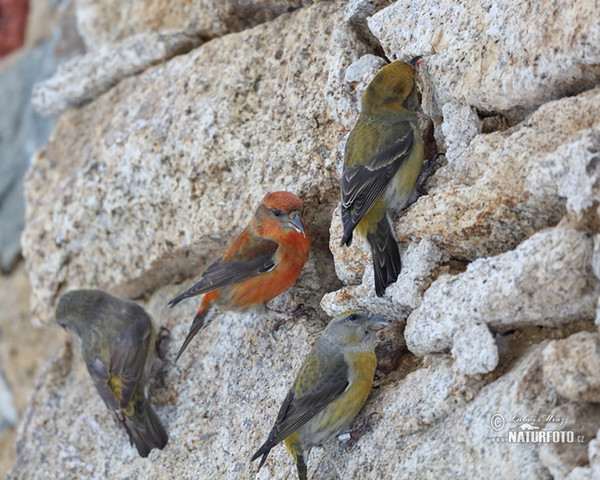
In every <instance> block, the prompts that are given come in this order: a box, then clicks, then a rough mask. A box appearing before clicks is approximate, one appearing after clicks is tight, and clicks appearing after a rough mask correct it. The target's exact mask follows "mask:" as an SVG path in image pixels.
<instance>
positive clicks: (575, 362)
mask: <svg viewBox="0 0 600 480" xmlns="http://www.w3.org/2000/svg"><path fill="white" fill-rule="evenodd" d="M543 358H544V380H545V381H546V382H547V384H548V385H549V386H551V387H552V388H554V389H556V391H557V393H558V394H559V395H562V396H563V397H566V398H568V399H569V400H572V401H574V402H595V403H599V402H600V377H599V376H598V375H599V374H600V338H598V334H597V333H592V332H580V333H576V334H575V335H572V336H570V337H569V338H567V339H565V340H556V341H554V342H551V343H550V344H549V345H548V346H547V347H546V348H545V349H544V355H543Z"/></svg>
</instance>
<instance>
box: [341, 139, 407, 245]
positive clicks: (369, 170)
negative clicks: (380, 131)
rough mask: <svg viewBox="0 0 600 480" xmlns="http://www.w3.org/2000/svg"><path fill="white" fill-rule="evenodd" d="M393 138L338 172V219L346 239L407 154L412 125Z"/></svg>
mask: <svg viewBox="0 0 600 480" xmlns="http://www.w3.org/2000/svg"><path fill="white" fill-rule="evenodd" d="M405 132H406V133H405V135H404V136H402V138H400V139H399V140H397V141H396V142H394V143H392V144H390V145H389V146H387V147H385V148H383V149H381V150H379V151H378V152H377V153H375V154H374V155H373V156H372V157H371V159H370V160H369V162H368V163H366V164H361V163H356V164H355V165H353V166H351V167H348V168H345V169H344V173H343V174H342V222H343V224H344V237H343V239H342V243H348V242H349V241H350V239H351V238H352V231H353V230H354V228H355V227H356V225H357V224H358V222H360V220H361V219H362V218H363V216H364V215H365V214H366V213H367V212H368V211H369V210H370V209H371V207H372V206H373V204H374V203H375V202H376V201H377V199H378V198H379V196H380V195H381V194H382V193H383V192H384V191H385V189H386V187H387V185H388V183H389V182H390V180H391V179H392V178H393V177H394V175H395V174H396V172H397V171H398V169H399V168H400V166H401V165H402V163H403V162H404V161H405V160H406V159H408V158H409V156H410V152H411V151H412V148H413V144H414V140H415V138H414V132H413V130H412V128H408V129H406V130H405Z"/></svg>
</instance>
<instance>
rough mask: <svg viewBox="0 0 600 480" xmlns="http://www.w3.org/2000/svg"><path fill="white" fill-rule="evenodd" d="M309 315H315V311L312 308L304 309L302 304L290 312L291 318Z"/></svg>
mask: <svg viewBox="0 0 600 480" xmlns="http://www.w3.org/2000/svg"><path fill="white" fill-rule="evenodd" d="M309 313H317V311H316V310H315V309H314V308H313V307H305V306H304V304H303V303H299V304H298V306H297V307H296V309H295V310H294V311H293V312H292V317H293V318H298V317H302V316H304V315H308V314H309Z"/></svg>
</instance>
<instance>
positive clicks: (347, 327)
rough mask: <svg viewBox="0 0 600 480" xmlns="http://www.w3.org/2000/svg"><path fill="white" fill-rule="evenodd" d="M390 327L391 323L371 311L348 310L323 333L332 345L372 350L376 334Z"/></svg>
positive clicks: (332, 321) (335, 319)
mask: <svg viewBox="0 0 600 480" xmlns="http://www.w3.org/2000/svg"><path fill="white" fill-rule="evenodd" d="M385 327H389V323H388V322H387V321H386V320H385V319H384V318H383V317H380V316H379V315H375V314H374V313H373V312H370V311H369V310H347V311H346V312H344V313H342V314H341V315H338V316H337V317H335V318H334V319H333V320H331V322H329V325H327V328H326V329H325V332H324V333H323V337H325V338H327V340H328V341H329V342H330V343H333V344H337V345H341V346H342V347H343V348H345V349H350V350H358V351H364V350H371V349H373V347H374V346H375V334H376V332H378V331H379V330H382V329H383V328H385Z"/></svg>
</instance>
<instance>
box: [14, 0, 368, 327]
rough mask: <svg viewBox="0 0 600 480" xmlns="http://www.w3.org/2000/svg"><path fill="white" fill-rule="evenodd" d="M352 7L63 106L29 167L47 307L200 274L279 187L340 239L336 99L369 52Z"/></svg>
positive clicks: (36, 302) (302, 13)
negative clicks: (80, 293)
mask: <svg viewBox="0 0 600 480" xmlns="http://www.w3.org/2000/svg"><path fill="white" fill-rule="evenodd" d="M341 15H342V13H341V12H340V11H339V10H338V6H337V5H335V4H328V3H320V4H317V5H315V6H313V7H310V8H303V9H300V10H297V11H295V12H293V13H292V14H289V15H285V16H281V17H279V18H277V19H276V20H274V21H273V22H269V23H268V24H264V25H261V26H258V27H256V28H254V29H252V30H246V31H244V32H241V33H237V34H231V35H227V36H225V37H223V38H220V39H216V40H213V41H211V42H208V43H206V44H204V45H202V46H201V47H200V48H197V49H195V50H193V51H192V52H190V53H189V54H187V55H181V56H179V57H176V58H174V59H172V60H170V61H169V62H167V63H165V64H163V65H158V66H155V67H152V68H150V69H148V70H146V71H145V72H143V73H142V74H140V75H138V76H136V77H130V78H128V79H126V80H124V81H122V82H121V83H119V84H118V85H117V86H116V87H114V88H112V89H111V90H110V91H108V92H107V93H106V94H105V95H102V96H101V97H99V98H98V99H96V100H95V101H94V102H92V103H90V104H89V105H87V106H85V107H83V108H81V109H78V110H72V111H70V112H68V113H67V114H65V115H63V116H62V117H61V118H60V120H59V121H58V124H57V127H56V129H55V130H54V132H53V134H52V135H51V137H50V140H49V142H48V144H47V145H46V147H45V148H44V149H43V150H41V151H40V152H38V154H37V155H36V156H35V157H34V159H33V164H32V167H31V170H30V171H29V174H28V177H27V199H28V211H27V212H28V213H27V222H28V227H27V229H26V231H25V234H24V236H23V248H24V251H25V256H26V259H27V268H28V270H29V271H30V272H31V280H32V285H33V287H34V288H33V299H32V309H33V312H34V318H36V319H37V318H39V319H41V320H42V321H45V320H46V319H47V318H52V308H53V305H54V302H55V300H56V296H57V294H60V293H63V292H64V291H66V290H68V289H71V288H76V287H83V286H85V287H100V288H104V289H111V290H113V291H114V292H115V293H118V294H122V295H125V296H137V295H140V294H141V293H143V292H146V291H148V290H152V289H153V288H156V287H157V286H159V285H163V284H165V282H169V281H172V279H173V278H174V277H177V278H178V279H181V278H183V277H184V276H188V275H196V276H197V275H198V274H199V273H200V271H201V267H202V266H203V265H205V264H206V263H207V262H208V261H212V260H214V259H215V258H217V256H218V255H219V254H221V253H222V252H223V251H224V248H225V247H226V245H227V243H228V242H229V241H231V240H232V239H233V238H234V237H235V235H237V234H238V233H239V232H240V231H241V230H242V228H244V227H245V226H246V224H247V222H248V221H249V219H250V215H251V214H252V212H253V211H254V209H255V208H256V206H257V204H258V202H259V201H260V199H261V198H262V197H263V196H264V195H265V194H266V193H268V192H270V191H274V190H285V189H287V190H291V191H293V192H295V193H296V194H298V195H299V196H301V197H302V198H303V199H304V202H305V209H306V217H307V222H308V229H309V231H310V232H311V235H312V237H313V242H314V244H315V246H316V248H326V238H327V229H328V227H329V219H330V218H331V209H333V202H334V201H337V198H338V195H339V193H338V192H339V190H338V178H337V174H336V168H337V158H336V157H335V156H334V155H333V154H332V152H333V151H334V148H335V145H337V143H338V141H339V126H338V125H337V124H336V123H335V122H333V121H332V119H331V118H332V112H333V111H334V110H335V108H336V105H337V104H338V100H339V96H340V95H341V93H340V92H341V88H340V86H341V84H342V82H343V78H344V73H345V69H346V67H347V66H348V65H350V64H351V63H352V62H353V61H355V60H356V59H357V58H359V57H360V56H362V55H363V54H364V53H366V51H365V49H366V47H364V45H363V44H361V43H360V42H359V41H358V40H357V39H356V37H355V36H354V34H353V33H352V31H351V30H348V28H347V27H344V26H343V25H341V26H336V27H335V28H330V25H332V24H333V25H335V24H336V23H337V22H336V19H340V18H341ZM315 31H318V32H320V33H319V35H316V36H315V35H314V32H315ZM282 32H284V34H283V35H282ZM250 186H252V187H250ZM48 199H52V201H49V200H48ZM334 199H335V200H334Z"/></svg>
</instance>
